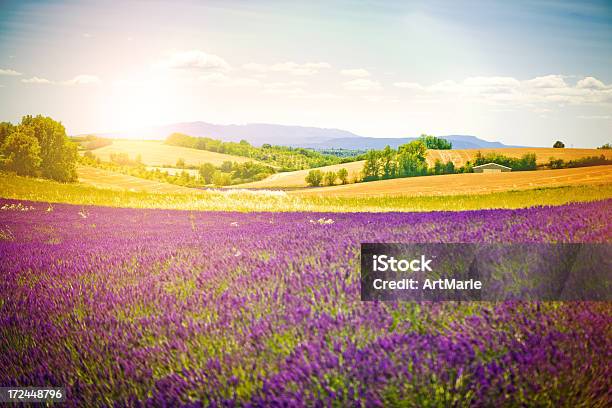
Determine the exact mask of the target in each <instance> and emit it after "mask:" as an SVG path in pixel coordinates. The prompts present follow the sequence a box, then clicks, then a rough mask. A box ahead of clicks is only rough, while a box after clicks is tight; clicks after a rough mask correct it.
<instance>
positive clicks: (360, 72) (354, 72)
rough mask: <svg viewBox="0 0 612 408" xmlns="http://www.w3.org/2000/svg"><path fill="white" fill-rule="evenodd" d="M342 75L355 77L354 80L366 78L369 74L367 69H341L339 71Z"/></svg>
mask: <svg viewBox="0 0 612 408" xmlns="http://www.w3.org/2000/svg"><path fill="white" fill-rule="evenodd" d="M340 73H341V74H342V75H346V76H350V77H355V78H367V77H369V76H370V75H371V74H370V72H369V71H368V70H367V69H363V68H354V69H343V70H341V71H340Z"/></svg>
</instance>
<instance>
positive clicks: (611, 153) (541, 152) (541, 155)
mask: <svg viewBox="0 0 612 408" xmlns="http://www.w3.org/2000/svg"><path fill="white" fill-rule="evenodd" d="M478 152H480V153H482V154H483V155H487V154H491V153H497V154H503V155H504V156H508V157H514V158H519V157H521V156H523V155H525V154H527V153H535V155H536V162H537V163H538V164H545V163H548V161H549V160H550V158H551V157H554V158H555V159H563V160H565V161H568V160H575V159H579V158H581V157H588V156H601V155H602V154H603V155H604V156H606V158H608V159H612V150H598V149H569V148H567V149H554V148H552V147H529V148H525V147H516V148H514V147H507V148H503V149H463V150H428V151H427V163H428V164H429V165H430V166H432V165H433V164H434V163H435V161H436V159H438V160H440V161H442V162H447V161H449V160H450V161H452V162H453V164H454V165H455V166H463V165H464V164H465V163H466V162H467V161H468V160H472V159H473V158H474V156H476V154H477V153H478Z"/></svg>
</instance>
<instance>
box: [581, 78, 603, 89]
mask: <svg viewBox="0 0 612 408" xmlns="http://www.w3.org/2000/svg"><path fill="white" fill-rule="evenodd" d="M576 87H577V88H581V89H594V90H601V89H606V88H608V87H607V86H606V85H605V84H604V83H603V82H601V81H600V80H599V79H596V78H593V77H586V78H583V79H581V80H580V81H578V83H577V84H576Z"/></svg>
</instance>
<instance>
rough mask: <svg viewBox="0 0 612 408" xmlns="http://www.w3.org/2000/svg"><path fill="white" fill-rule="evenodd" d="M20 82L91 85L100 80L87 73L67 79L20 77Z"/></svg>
mask: <svg viewBox="0 0 612 408" xmlns="http://www.w3.org/2000/svg"><path fill="white" fill-rule="evenodd" d="M21 82H23V83H24V84H39V85H51V84H54V85H69V86H71V85H92V84H98V83H100V82H101V80H100V78H99V77H97V76H96V75H88V74H81V75H77V76H75V77H74V78H72V79H68V80H65V81H52V80H50V79H47V78H40V77H37V76H33V77H32V78H28V79H22V80H21Z"/></svg>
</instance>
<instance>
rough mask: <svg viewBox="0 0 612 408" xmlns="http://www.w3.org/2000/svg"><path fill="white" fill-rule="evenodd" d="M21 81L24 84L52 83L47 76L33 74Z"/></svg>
mask: <svg viewBox="0 0 612 408" xmlns="http://www.w3.org/2000/svg"><path fill="white" fill-rule="evenodd" d="M21 82H23V83H24V84H52V83H53V82H52V81H50V80H48V79H47V78H40V77H37V76H33V77H32V78H28V79H22V80H21Z"/></svg>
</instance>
